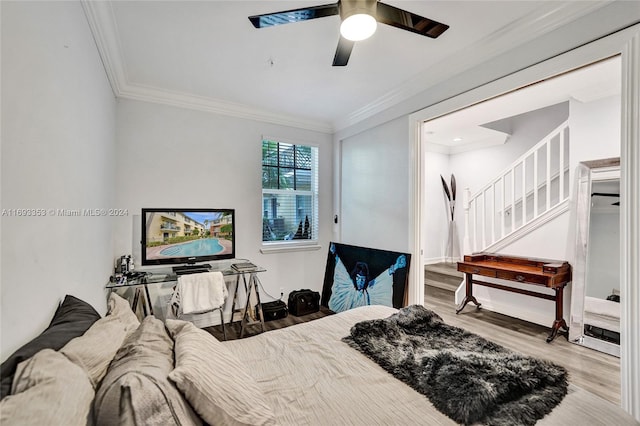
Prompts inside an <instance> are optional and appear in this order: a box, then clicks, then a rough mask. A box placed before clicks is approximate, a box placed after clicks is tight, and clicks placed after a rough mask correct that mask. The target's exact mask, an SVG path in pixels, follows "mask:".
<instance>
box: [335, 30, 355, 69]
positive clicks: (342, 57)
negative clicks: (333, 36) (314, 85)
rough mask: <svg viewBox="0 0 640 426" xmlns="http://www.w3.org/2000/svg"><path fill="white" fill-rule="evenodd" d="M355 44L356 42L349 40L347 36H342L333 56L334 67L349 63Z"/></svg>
mask: <svg viewBox="0 0 640 426" xmlns="http://www.w3.org/2000/svg"><path fill="white" fill-rule="evenodd" d="M354 44H355V42H353V41H351V40H347V39H346V38H344V37H342V36H340V40H339V41H338V48H337V49H336V55H335V56H334V57H333V66H334V67H344V66H345V65H347V62H349V56H351V51H352V50H353V45H354Z"/></svg>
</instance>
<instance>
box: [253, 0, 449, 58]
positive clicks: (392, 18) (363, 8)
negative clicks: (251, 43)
mask: <svg viewBox="0 0 640 426" xmlns="http://www.w3.org/2000/svg"><path fill="white" fill-rule="evenodd" d="M333 15H340V18H341V19H342V24H341V26H340V40H339V41H338V48H337V49H336V54H335V56H334V58H333V66H345V65H347V62H349V56H351V51H352V50H353V46H354V44H355V42H356V41H360V40H364V39H365V38H368V37H370V36H371V35H373V33H374V32H375V29H376V25H377V23H378V22H380V23H382V24H387V25H391V26H393V27H396V28H400V29H402V30H405V31H411V32H413V33H416V34H420V35H423V36H426V37H430V38H437V37H438V36H440V34H442V33H443V32H445V31H446V30H447V29H448V28H449V26H448V25H446V24H443V23H440V22H436V21H433V20H431V19H429V18H425V17H422V16H419V15H416V14H414V13H411V12H408V11H406V10H402V9H398V8H397V7H394V6H390V5H388V4H385V3H382V2H379V1H377V0H338V2H337V3H331V4H325V5H321V6H312V7H305V8H301V9H291V10H285V11H281V12H274V13H265V14H263V15H255V16H249V20H250V21H251V23H252V24H253V26H254V27H256V28H265V27H273V26H275V25H282V24H290V23H292V22H300V21H308V20H310V19H316V18H324V17H326V16H333Z"/></svg>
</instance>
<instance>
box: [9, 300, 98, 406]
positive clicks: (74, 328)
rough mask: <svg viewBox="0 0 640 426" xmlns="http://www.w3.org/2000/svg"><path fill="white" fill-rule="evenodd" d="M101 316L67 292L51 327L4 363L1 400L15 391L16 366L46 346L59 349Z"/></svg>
mask: <svg viewBox="0 0 640 426" xmlns="http://www.w3.org/2000/svg"><path fill="white" fill-rule="evenodd" d="M99 319H100V314H98V312H96V310H95V309H94V308H93V306H91V305H90V304H88V303H87V302H84V301H82V300H80V299H78V298H77V297H74V296H70V295H66V296H65V298H64V300H63V301H62V303H61V304H60V306H58V309H56V313H55V314H54V315H53V319H52V320H51V323H50V324H49V326H48V327H47V328H46V329H45V330H44V331H43V332H42V333H41V334H40V335H39V336H37V337H36V338H34V339H33V340H31V341H30V342H29V343H27V344H25V345H24V346H22V347H21V348H20V349H18V350H17V351H15V352H14V353H13V354H11V355H10V356H9V358H7V359H6V360H5V361H4V362H3V363H2V365H0V377H1V378H2V383H1V385H0V400H1V399H3V398H4V397H5V396H7V395H9V394H10V393H11V383H12V382H13V375H14V374H15V372H16V367H17V365H18V364H19V363H21V362H22V361H24V360H26V359H29V358H31V357H32V356H34V355H35V354H36V353H38V352H40V351H41V350H42V349H53V350H54V351H57V350H59V349H61V348H62V347H63V346H64V345H66V344H67V343H68V342H69V341H70V340H71V339H73V338H75V337H78V336H82V335H83V334H84V332H85V331H87V329H88V328H89V327H91V325H92V324H93V323H94V322H96V321H97V320H99Z"/></svg>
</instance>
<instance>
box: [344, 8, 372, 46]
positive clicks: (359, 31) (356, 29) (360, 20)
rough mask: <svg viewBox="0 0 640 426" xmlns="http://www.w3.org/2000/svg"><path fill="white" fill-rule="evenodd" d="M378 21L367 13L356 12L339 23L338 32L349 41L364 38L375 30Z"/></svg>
mask: <svg viewBox="0 0 640 426" xmlns="http://www.w3.org/2000/svg"><path fill="white" fill-rule="evenodd" d="M377 27H378V21H376V18H374V17H373V16H371V15H369V14H367V13H356V14H354V15H351V16H348V17H346V18H345V19H344V20H343V21H342V24H340V34H341V35H342V37H344V38H346V39H347V40H351V41H361V40H365V39H367V38H369V37H371V36H372V35H373V33H375V32H376V28H377Z"/></svg>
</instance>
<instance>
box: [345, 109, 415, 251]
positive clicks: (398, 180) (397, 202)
mask: <svg viewBox="0 0 640 426" xmlns="http://www.w3.org/2000/svg"><path fill="white" fill-rule="evenodd" d="M408 132H409V126H408V124H407V120H406V118H401V119H397V120H394V121H391V122H389V123H386V124H384V125H381V126H378V127H376V128H374V129H370V130H367V131H365V132H362V133H360V134H358V135H355V136H352V137H349V138H347V139H344V140H342V163H341V174H342V180H341V185H342V186H341V194H342V197H341V205H342V219H341V220H342V224H341V226H340V229H341V241H340V242H342V243H344V244H351V245H355V246H362V247H370V248H376V249H382V250H391V251H399V252H407V251H409V250H410V249H409V247H408V244H409V242H408V241H409V240H408V235H407V229H408V226H407V222H408V217H409V212H408V208H407V206H408V203H409V199H408V189H409V171H408V168H407V165H406V161H407V157H408V146H407V144H406V143H401V142H403V141H406V140H407V139H408V137H409V133H408Z"/></svg>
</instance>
